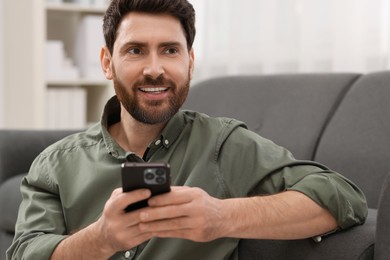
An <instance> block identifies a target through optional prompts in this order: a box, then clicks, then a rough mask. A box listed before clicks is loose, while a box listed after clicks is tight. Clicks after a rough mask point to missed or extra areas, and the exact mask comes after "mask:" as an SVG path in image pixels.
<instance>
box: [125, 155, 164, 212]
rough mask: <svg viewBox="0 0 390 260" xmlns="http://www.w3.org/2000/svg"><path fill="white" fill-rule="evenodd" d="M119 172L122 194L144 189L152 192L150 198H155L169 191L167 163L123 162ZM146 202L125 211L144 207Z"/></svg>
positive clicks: (136, 204) (135, 204) (128, 207)
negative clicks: (120, 172) (120, 173)
mask: <svg viewBox="0 0 390 260" xmlns="http://www.w3.org/2000/svg"><path fill="white" fill-rule="evenodd" d="M121 171H122V189H123V192H129V191H132V190H136V189H144V188H146V189H149V190H150V191H151V192H152V196H155V195H158V194H162V193H166V192H169V191H170V190H171V185H170V183H171V181H170V166H169V164H167V163H134V162H125V163H123V164H122V169H121ZM147 201H148V200H142V201H139V202H136V203H134V204H130V205H129V206H127V208H126V209H125V211H126V212H129V211H132V210H136V209H140V208H143V207H146V206H147V205H148V202H147Z"/></svg>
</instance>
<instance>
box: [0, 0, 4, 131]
mask: <svg viewBox="0 0 390 260" xmlns="http://www.w3.org/2000/svg"><path fill="white" fill-rule="evenodd" d="M3 17H4V15H3V1H2V0H0V128H3V127H4V96H5V95H4V63H3V61H4V54H3V51H4V44H3V43H4V37H3V33H4V30H3V26H4V21H3Z"/></svg>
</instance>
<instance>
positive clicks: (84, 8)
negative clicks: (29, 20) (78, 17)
mask: <svg viewBox="0 0 390 260" xmlns="http://www.w3.org/2000/svg"><path fill="white" fill-rule="evenodd" d="M106 9H107V7H105V6H93V5H81V4H74V3H46V10H48V11H60V12H80V13H95V14H104V13H105V12H106Z"/></svg>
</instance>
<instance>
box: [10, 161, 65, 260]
mask: <svg viewBox="0 0 390 260" xmlns="http://www.w3.org/2000/svg"><path fill="white" fill-rule="evenodd" d="M48 167H49V166H48V165H47V163H46V158H45V157H44V156H42V155H40V156H39V157H37V159H36V160H35V161H34V163H33V164H32V166H31V169H30V172H29V174H28V175H27V176H26V177H24V179H23V181H22V184H21V194H22V203H21V205H20V207H19V214H18V220H17V222H16V227H15V237H14V241H13V243H12V245H11V247H10V248H9V249H8V251H7V259H50V256H51V254H52V252H53V251H54V249H55V247H56V246H57V245H58V243H60V242H61V241H62V240H63V239H64V238H65V237H66V236H65V235H59V234H65V231H66V230H65V225H64V217H63V213H62V208H61V202H60V198H59V195H58V192H57V191H56V188H55V186H54V185H53V184H52V182H51V181H50V178H49V176H48V174H47V173H48Z"/></svg>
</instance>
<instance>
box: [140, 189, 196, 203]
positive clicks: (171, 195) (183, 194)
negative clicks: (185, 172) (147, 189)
mask: <svg viewBox="0 0 390 260" xmlns="http://www.w3.org/2000/svg"><path fill="white" fill-rule="evenodd" d="M193 191H194V188H190V187H172V189H171V191H170V192H168V193H164V194H161V195H156V196H153V197H152V198H150V199H149V200H148V205H149V206H152V207H161V206H167V205H179V204H185V203H189V202H191V201H192V200H193Z"/></svg>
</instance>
